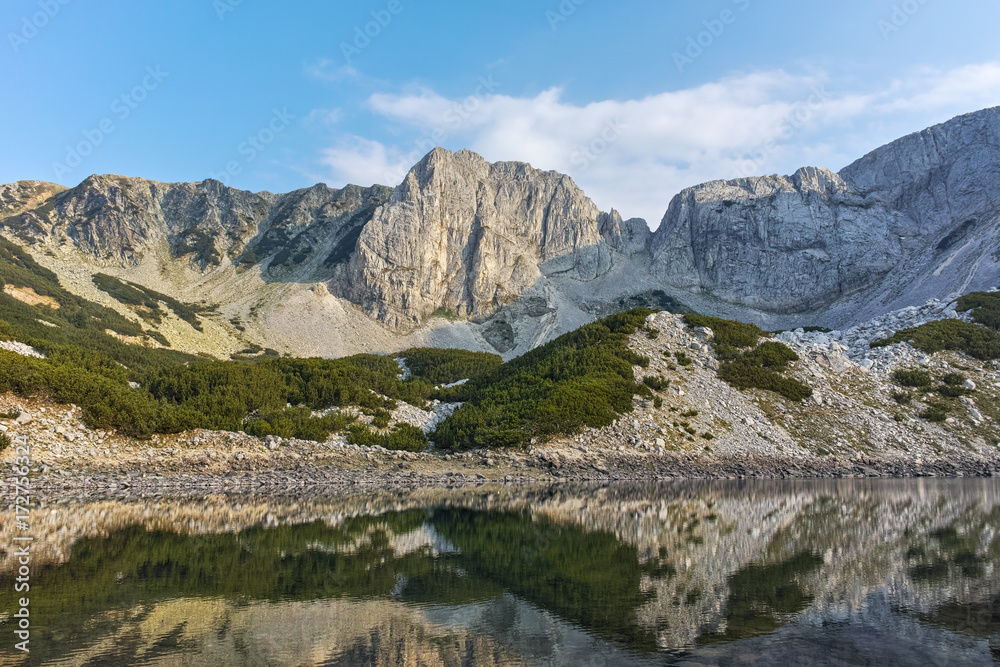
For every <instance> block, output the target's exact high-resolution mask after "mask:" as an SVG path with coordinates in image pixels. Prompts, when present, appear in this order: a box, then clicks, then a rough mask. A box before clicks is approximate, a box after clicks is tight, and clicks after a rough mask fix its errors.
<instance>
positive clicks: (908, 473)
mask: <svg viewBox="0 0 1000 667" xmlns="http://www.w3.org/2000/svg"><path fill="white" fill-rule="evenodd" d="M417 460H418V462H419V464H420V467H421V468H422V470H421V471H420V472H406V471H401V470H400V469H399V464H391V463H389V462H379V463H377V464H375V465H374V466H372V467H371V468H370V469H364V470H359V469H349V468H341V467H331V466H321V465H306V466H302V467H298V468H295V469H293V470H287V469H275V470H243V471H241V470H232V471H229V472H226V473H221V474H220V473H197V472H194V473H171V472H164V471H155V472H141V471H140V469H139V466H138V465H135V464H131V465H130V464H123V465H122V470H120V471H115V472H97V471H86V470H83V471H79V470H77V471H69V470H64V469H63V470H58V471H57V470H47V471H46V472H44V473H38V474H36V475H34V476H33V479H32V483H33V486H34V489H35V492H36V494H37V495H38V497H39V498H40V499H42V500H44V501H48V502H52V501H53V500H56V499H68V498H88V499H93V498H95V497H125V498H127V497H142V496H151V495H152V496H155V495H168V496H185V495H204V494H214V493H226V494H265V495H285V494H293V495H295V494H310V493H316V492H323V493H327V492H333V493H336V492H347V491H351V492H356V491H359V490H365V489H372V490H376V489H377V490H391V491H405V490H412V489H416V488H425V487H430V488H443V489H453V488H460V487H469V486H495V485H498V484H500V485H520V484H538V483H547V484H564V483H582V482H598V483H606V482H662V481H684V480H709V479H719V480H727V479H728V480H734V479H856V478H912V477H996V476H1000V460H994V461H986V460H983V459H976V458H972V457H969V458H967V459H957V460H956V459H953V458H949V459H946V460H945V459H942V460H938V461H925V462H921V463H920V464H915V463H906V462H903V461H885V460H879V459H868V458H862V459H856V460H852V461H843V460H836V459H833V460H824V459H815V460H811V461H810V460H800V459H794V460H793V459H779V458H764V457H750V458H746V459H742V460H727V459H709V458H701V459H699V458H697V457H691V456H683V455H682V456H674V455H662V456H652V457H649V456H643V457H641V459H640V458H639V457H636V456H635V455H629V454H621V455H620V456H613V457H606V458H605V459H604V460H602V461H601V463H600V464H592V463H591V464H587V463H574V462H569V463H562V462H561V461H560V460H559V459H558V458H556V457H553V456H546V454H545V453H544V452H542V453H539V454H536V455H535V456H534V457H533V458H531V459H529V463H528V464H527V466H526V467H527V469H519V467H514V466H513V465H512V462H511V461H498V460H496V454H495V453H489V454H484V453H471V454H469V455H467V457H466V458H457V459H453V460H451V461H447V460H445V459H444V458H443V457H438V456H432V455H426V456H421V457H418V459H417ZM488 462H489V463H488Z"/></svg>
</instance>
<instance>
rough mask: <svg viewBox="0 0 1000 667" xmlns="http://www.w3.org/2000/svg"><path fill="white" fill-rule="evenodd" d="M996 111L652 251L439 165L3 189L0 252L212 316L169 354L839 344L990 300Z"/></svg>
mask: <svg viewBox="0 0 1000 667" xmlns="http://www.w3.org/2000/svg"><path fill="white" fill-rule="evenodd" d="M998 183H1000V107H997V108H991V109H986V110H983V111H979V112H976V113H972V114H968V115H965V116H961V117H958V118H955V119H953V120H951V121H949V122H947V123H944V124H942V125H938V126H935V127H932V128H930V129H927V130H924V131H923V132H919V133H917V134H913V135H910V136H907V137H904V138H902V139H899V140H897V141H895V142H892V143H891V144H889V145H887V146H884V147H882V148H879V149H877V150H875V151H873V152H871V153H869V154H868V155H866V156H864V157H863V158H861V159H860V160H858V161H857V162H855V163H853V164H851V165H849V166H848V167H846V168H845V169H843V170H841V171H840V172H839V173H833V172H831V171H829V170H827V169H821V168H813V167H808V168H803V169H800V170H799V171H797V172H796V173H795V174H793V175H792V176H789V177H781V176H763V177H757V178H744V179H737V180H731V181H713V182H710V183H705V184H702V185H698V186H695V187H692V188H688V189H686V190H684V191H683V192H681V193H680V194H678V195H676V196H675V197H674V198H673V199H672V201H670V204H669V207H668V208H667V211H666V214H665V216H664V218H663V220H662V222H661V223H660V225H659V226H658V228H657V229H656V230H655V231H653V232H651V231H650V229H649V226H648V225H647V224H646V222H645V221H643V220H641V219H630V220H624V219H623V218H622V216H621V215H620V214H619V213H618V212H617V211H614V210H612V211H610V212H602V211H600V210H599V209H598V208H597V206H596V205H595V204H594V203H593V202H592V201H591V200H590V199H589V198H588V197H587V196H586V195H585V194H584V193H583V192H582V191H581V190H580V188H579V187H577V186H576V184H575V183H574V182H573V181H572V179H571V178H570V177H569V176H566V175H563V174H559V173H556V172H552V171H540V170H537V169H534V168H533V167H531V166H530V165H527V164H524V163H517V162H501V163H495V164H491V163H489V162H487V161H486V160H484V159H483V158H481V157H480V156H478V155H476V154H474V153H472V152H470V151H464V150H463V151H458V152H456V153H452V152H449V151H447V150H444V149H441V148H438V149H435V150H433V151H432V152H431V153H429V154H428V155H427V156H425V157H424V158H423V159H422V160H421V161H420V162H419V163H417V164H416V165H415V166H414V167H413V168H412V169H411V171H410V172H409V173H408V174H407V176H406V178H405V180H404V181H403V183H401V184H400V185H399V186H398V187H395V188H390V187H385V186H379V185H376V186H372V187H367V188H363V187H358V186H354V185H349V186H347V187H345V188H342V189H333V188H329V187H327V186H326V185H324V184H318V185H315V186H313V187H311V188H306V189H302V190H297V191H294V192H291V193H287V194H273V193H270V192H258V193H252V192H247V191H243V190H238V189H235V188H231V187H227V186H225V185H223V184H222V183H220V182H218V181H214V180H205V181H202V182H199V183H174V184H168V183H159V182H155V181H148V180H144V179H141V178H127V177H122V176H111V175H105V176H97V175H95V176H91V177H89V178H87V179H86V180H84V181H83V182H82V183H81V184H79V185H78V186H76V187H74V188H70V189H66V188H63V187H62V186H57V185H54V184H51V183H43V182H38V181H21V182H17V183H13V184H9V185H4V186H0V233H2V234H3V235H4V236H6V237H8V238H10V239H12V240H14V241H16V242H19V243H22V244H25V245H26V246H27V247H28V248H29V250H30V251H31V252H32V254H33V255H34V256H35V257H36V259H37V261H39V262H40V263H42V264H44V265H46V266H47V267H48V268H50V269H51V270H53V271H55V272H56V273H57V275H58V276H59V277H60V279H61V280H62V281H63V283H64V284H65V285H66V286H67V287H68V288H69V289H71V290H73V291H75V292H78V293H79V294H81V296H85V297H87V298H89V299H93V300H96V301H100V302H101V303H104V304H105V305H109V306H112V307H114V308H116V309H117V310H119V311H121V312H122V313H123V314H126V315H128V316H131V317H136V313H135V311H134V309H133V308H132V307H130V306H128V305H127V304H122V303H119V302H117V301H115V299H114V298H112V297H111V296H110V295H108V294H106V293H104V292H101V291H100V290H98V289H97V288H96V287H95V286H94V284H93V282H92V276H93V274H95V273H107V274H111V275H114V276H116V277H119V278H122V279H126V280H129V281H132V282H135V283H138V284H141V285H144V286H146V287H149V288H152V289H154V290H157V291H159V292H162V293H165V294H168V295H170V296H173V297H175V298H177V299H179V300H182V301H186V302H192V303H194V302H202V303H205V304H210V305H213V306H217V308H216V310H215V312H214V314H211V315H209V316H207V318H206V319H207V321H208V325H207V326H205V327H204V330H203V331H196V330H195V329H193V328H191V327H190V326H188V325H186V324H184V323H183V322H180V321H170V322H167V323H165V324H164V325H163V327H162V328H163V333H164V335H166V337H167V338H168V339H169V340H170V342H171V344H172V345H173V346H174V347H176V348H178V349H185V350H192V351H194V350H197V351H207V352H210V353H213V354H228V353H231V352H234V351H236V350H239V349H242V348H244V347H246V346H247V345H263V346H267V347H271V348H274V349H277V350H279V351H288V352H291V353H293V354H297V355H309V354H317V355H326V356H339V355H343V354H350V353H354V352H359V351H393V350H396V349H401V348H403V347H406V346H410V345H414V344H427V345H438V346H451V347H465V348H470V349H486V350H491V351H492V350H497V351H500V352H501V353H503V354H504V355H505V356H513V355H515V354H519V353H522V352H524V351H526V350H527V349H530V348H532V347H534V346H535V345H537V344H539V343H540V342H543V341H544V340H547V339H549V338H551V337H553V336H555V335H557V334H559V333H562V332H564V331H568V330H570V329H573V328H575V327H577V326H580V325H581V324H583V323H585V322H587V321H589V320H591V319H593V318H595V317H597V316H599V315H602V314H605V313H607V312H610V311H612V310H616V309H619V308H621V307H624V306H627V305H628V306H631V305H650V306H655V307H666V308H671V309H681V308H690V309H694V310H698V311H701V312H706V313H711V314H717V315H722V316H727V317H736V318H739V319H743V320H751V321H755V322H757V323H758V324H760V325H761V326H764V327H766V328H771V329H776V328H791V327H795V326H804V325H823V326H829V327H837V328H846V327H849V326H851V325H854V324H857V323H859V322H862V321H865V320H867V319H870V318H872V317H876V316H879V315H882V314H884V313H886V312H889V311H892V310H897V309H900V308H904V307H907V306H914V305H921V304H923V303H924V302H926V301H927V300H929V299H931V298H943V299H946V298H948V297H949V296H951V295H952V294H956V293H959V292H967V291H971V290H976V289H988V288H991V287H995V286H997V285H998V284H1000V235H998V233H997V231H998V226H1000V189H998V188H997V187H996V186H997V184H998Z"/></svg>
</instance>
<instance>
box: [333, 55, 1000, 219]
mask: <svg viewBox="0 0 1000 667" xmlns="http://www.w3.org/2000/svg"><path fill="white" fill-rule="evenodd" d="M462 102H463V101H462V100H461V99H452V98H448V97H445V96H442V95H440V94H439V93H437V92H436V91H434V90H433V89H430V88H427V87H417V86H412V87H407V88H404V89H403V90H401V91H400V92H398V93H377V94H374V95H371V96H370V97H369V98H368V104H367V106H368V109H369V110H370V112H371V113H372V114H373V115H374V116H375V117H376V118H378V119H379V120H380V121H382V122H388V123H389V124H390V126H392V125H395V126H397V130H398V132H401V133H403V134H404V135H405V136H410V135H415V136H418V137H426V136H427V135H428V133H430V132H433V131H434V130H438V131H440V130H441V128H445V129H446V130H447V131H446V132H443V133H440V134H439V136H441V135H444V136H446V137H447V143H448V144H449V145H450V146H451V147H453V148H458V147H467V148H471V149H472V150H474V151H476V152H478V153H480V154H482V155H483V156H484V157H486V158H487V159H489V160H494V161H495V160H520V161H526V162H530V163H532V164H533V165H534V166H536V167H539V168H543V169H555V170H558V171H562V172H565V173H568V174H569V175H571V176H572V177H573V178H574V180H576V181H577V183H578V184H580V186H581V187H583V188H584V190H585V191H586V192H587V193H588V194H589V195H590V196H591V197H593V198H594V200H595V201H596V202H597V204H598V205H599V206H600V207H601V208H603V209H607V208H611V207H615V208H617V209H619V210H620V211H622V213H623V214H625V215H626V216H632V215H638V216H643V217H645V218H646V219H647V221H649V222H650V223H651V224H652V225H653V226H655V225H656V224H657V223H658V222H659V218H660V217H661V216H662V214H663V211H664V210H665V209H666V206H667V204H668V203H669V200H670V198H671V197H672V196H673V195H674V194H676V193H677V192H679V191H680V190H681V189H682V188H684V187H687V186H690V185H694V184H696V183H699V182H702V181H707V180H713V179H719V178H734V177H737V176H740V175H744V173H743V172H744V170H745V165H746V163H747V157H748V156H750V155H754V154H756V155H758V156H760V155H763V158H764V159H760V160H759V161H758V162H756V163H755V164H759V166H760V167H761V170H762V171H766V172H768V173H772V172H774V171H776V170H785V171H791V170H792V169H794V168H796V167H798V166H801V165H803V164H816V163H818V166H828V167H832V168H838V167H840V166H843V163H844V161H845V160H847V159H853V158H856V157H860V153H852V152H851V151H855V150H862V147H865V148H864V150H867V149H869V148H874V147H875V145H877V144H870V142H872V141H876V140H877V141H879V142H880V143H881V142H884V141H888V140H891V139H892V138H895V137H896V136H898V134H888V133H892V132H896V133H899V134H902V133H905V132H906V131H913V130H917V129H921V128H922V127H923V126H924V125H923V124H920V123H925V124H931V123H932V122H938V121H941V120H945V119H946V118H947V117H948V116H950V115H952V114H955V113H960V112H963V111H972V110H975V109H978V108H981V107H984V106H990V105H991V104H997V103H1000V63H984V64H979V65H969V66H965V67H960V68H957V69H953V70H948V71H945V70H929V69H921V70H917V71H914V72H913V73H911V75H910V76H908V77H907V78H906V79H901V80H897V81H893V82H890V83H889V84H887V85H885V86H883V87H882V88H881V89H875V90H870V89H869V90H856V89H850V87H849V86H847V85H844V84H843V83H841V82H838V81H835V80H833V79H832V78H831V77H830V76H828V75H826V74H824V73H822V72H819V73H809V74H791V73H788V72H786V71H782V70H775V71H764V72H752V73H744V74H739V75H734V76H730V77H727V78H724V79H722V80H719V81H716V82H713V83H708V84H704V85H700V86H697V87H693V88H689V89H684V90H678V91H670V92H663V93H660V94H657V95H651V96H649V97H645V98H642V99H635V100H604V101H597V102H593V103H590V104H584V105H579V104H573V103H570V102H568V101H566V100H565V99H564V94H563V91H562V90H561V89H559V88H551V89H548V90H545V91H543V92H541V93H539V94H537V95H535V96H533V97H513V96H509V95H501V94H492V95H486V96H484V97H482V98H478V102H477V105H476V109H475V110H474V113H465V114H462V113H456V112H455V110H456V109H457V108H459V107H460V105H461V104H462ZM942 116H943V117H942ZM886 135H887V136H886ZM762 146H766V147H767V150H766V151H763V153H762V151H761V147H762ZM413 155H414V146H413V144H412V141H411V142H410V143H407V142H406V141H392V142H385V143H383V142H382V141H379V140H376V139H373V138H369V137H360V136H356V135H346V136H343V137H341V138H340V139H339V140H338V141H337V142H336V143H335V144H334V145H333V146H331V147H329V148H327V149H325V150H324V151H323V153H322V162H323V164H324V165H325V166H326V167H327V168H329V170H330V173H331V177H332V179H333V180H334V181H335V182H345V181H350V182H357V183H372V182H382V183H388V184H390V185H395V184H396V183H397V182H398V180H399V179H398V175H399V174H402V173H405V171H406V170H407V169H408V168H409V167H410V166H412V163H413V162H414V161H415V160H413Z"/></svg>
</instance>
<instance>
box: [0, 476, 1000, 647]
mask: <svg viewBox="0 0 1000 667" xmlns="http://www.w3.org/2000/svg"><path fill="white" fill-rule="evenodd" d="M4 516H5V517H12V516H13V513H12V512H7V513H6V514H5V515H4ZM30 525H31V527H32V531H33V538H34V539H33V541H32V542H31V546H30V550H31V559H30V562H31V565H30V569H31V574H30V591H29V592H21V593H18V592H15V580H16V576H17V570H18V560H17V556H16V555H15V547H14V546H12V545H14V544H16V542H14V541H12V540H13V537H14V536H15V535H16V534H18V533H17V530H16V528H15V526H13V525H10V524H9V522H6V521H5V522H4V525H3V526H2V528H0V533H2V535H0V537H2V539H3V542H2V543H0V545H2V546H3V549H4V550H3V551H2V552H0V567H2V574H0V598H2V603H0V614H2V615H0V637H2V638H3V641H2V645H0V664H4V665H28V664H30V665H80V666H83V665H87V666H96V665H130V666H131V665H163V666H175V665H176V666H180V665H213V666H216V665H220V666H224V665H261V666H265V665H266V666H271V665H289V666H292V665H294V666H299V665H330V666H335V665H336V666H340V665H344V666H347V665H385V666H392V665H407V666H409V665H448V666H452V665H454V666H459V665H572V666H587V665H920V666H922V667H927V666H929V665H982V664H994V662H1000V480H994V479H906V480H829V481H820V480H817V481H808V480H800V481H750V480H744V481H719V482H691V481H675V482H663V483H659V484H651V485H589V486H588V485H572V484H570V485H559V486H527V487H524V486H510V485H508V486H504V485H485V486H479V487H469V488H460V489H448V490H446V489H433V488H417V489H413V490H409V491H405V492H390V491H382V492H375V493H372V492H365V493H360V492H359V493H356V494H352V493H340V494H337V495H331V496H321V495H312V496H308V497H304V496H289V497H263V496H239V495H235V496H234V495H215V496H208V497H195V496H192V497H167V496H146V497H129V496H119V497H103V498H99V497H93V498H89V499H85V500H80V499H77V500H65V501H60V502H54V503H48V504H45V505H43V506H42V507H40V508H37V509H35V510H34V511H32V513H31V515H30ZM22 597H26V598H28V599H29V601H30V602H29V611H30V653H24V652H22V651H20V650H17V649H16V648H15V643H16V642H17V641H18V639H17V637H16V635H15V630H16V629H17V628H18V618H15V616H14V613H15V611H17V610H18V609H19V605H20V604H21V603H20V598H22Z"/></svg>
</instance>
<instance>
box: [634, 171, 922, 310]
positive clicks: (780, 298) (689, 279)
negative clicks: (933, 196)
mask: <svg viewBox="0 0 1000 667" xmlns="http://www.w3.org/2000/svg"><path fill="white" fill-rule="evenodd" d="M901 225H902V216H901V215H900V214H899V213H897V212H895V211H893V210H891V209H890V208H889V207H888V206H885V205H874V206H873V205H871V204H869V203H867V202H866V201H865V199H864V198H863V197H861V196H859V195H858V194H856V193H854V192H853V191H852V190H851V189H850V188H849V187H848V185H847V184H846V183H845V182H844V181H843V179H841V178H840V177H839V176H837V175H836V174H834V173H832V172H830V171H828V170H826V169H812V168H807V169H800V170H799V171H797V172H796V173H795V174H794V175H793V176H791V177H789V178H784V177H780V176H765V177H760V178H745V179H739V180H736V181H713V182H711V183H706V184H704V185H699V186H697V187H694V188H689V189H687V190H685V191H684V192H682V193H681V194H679V195H677V197H675V198H674V200H673V201H672V202H671V203H670V208H669V209H668V211H667V214H666V216H665V217H664V219H663V223H662V225H661V226H660V228H659V229H658V230H657V232H656V234H655V236H654V238H653V242H652V252H653V255H654V258H655V260H654V264H653V270H654V272H655V273H656V275H657V277H659V278H660V279H662V280H663V281H664V282H666V283H668V284H670V285H673V286H676V287H681V288H684V289H696V290H704V291H706V292H708V293H710V294H711V295H713V296H715V297H718V298H720V299H722V300H723V301H728V302H730V303H736V304H740V305H745V306H751V307H754V308H761V309H764V310H771V311H777V312H797V311H803V310H811V309H814V308H817V307H819V306H822V305H825V304H826V303H829V302H830V301H832V300H833V299H835V298H837V297H839V296H841V295H844V294H850V293H852V292H855V291H857V290H859V289H862V288H865V287H868V286H871V285H873V284H876V283H877V282H878V281H879V280H880V279H882V278H883V277H884V276H885V275H886V274H887V273H888V272H889V270H890V269H891V268H892V267H893V265H894V264H895V263H896V262H898V261H899V258H900V256H901V255H902V248H901V246H900V242H899V230H900V227H901Z"/></svg>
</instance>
